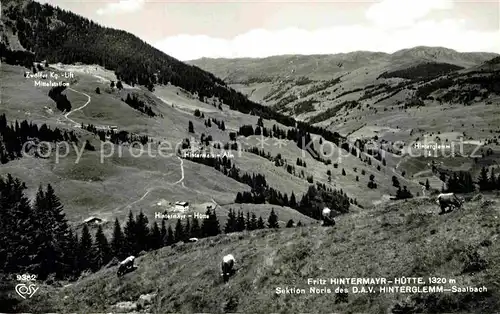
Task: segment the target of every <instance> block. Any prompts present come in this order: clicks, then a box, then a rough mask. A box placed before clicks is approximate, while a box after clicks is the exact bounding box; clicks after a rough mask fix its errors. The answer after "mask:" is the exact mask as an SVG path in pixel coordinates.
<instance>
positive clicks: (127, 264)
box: [117, 256, 137, 277]
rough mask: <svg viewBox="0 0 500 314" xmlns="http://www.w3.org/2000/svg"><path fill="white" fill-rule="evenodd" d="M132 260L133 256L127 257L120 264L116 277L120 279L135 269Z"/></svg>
mask: <svg viewBox="0 0 500 314" xmlns="http://www.w3.org/2000/svg"><path fill="white" fill-rule="evenodd" d="M134 260H135V256H129V257H127V258H126V259H124V260H123V261H121V262H120V265H119V266H118V272H117V275H118V277H121V276H123V275H125V274H126V273H129V272H131V271H133V270H135V269H136V268H137V266H135V265H134Z"/></svg>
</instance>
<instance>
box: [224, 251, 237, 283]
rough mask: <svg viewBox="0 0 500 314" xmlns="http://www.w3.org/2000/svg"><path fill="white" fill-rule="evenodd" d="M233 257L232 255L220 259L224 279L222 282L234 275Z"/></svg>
mask: <svg viewBox="0 0 500 314" xmlns="http://www.w3.org/2000/svg"><path fill="white" fill-rule="evenodd" d="M234 262H235V261H234V256H233V255H232V254H228V255H226V256H224V257H223V258H222V264H221V269H222V278H224V282H227V281H228V280H229V277H230V276H231V275H233V274H234Z"/></svg>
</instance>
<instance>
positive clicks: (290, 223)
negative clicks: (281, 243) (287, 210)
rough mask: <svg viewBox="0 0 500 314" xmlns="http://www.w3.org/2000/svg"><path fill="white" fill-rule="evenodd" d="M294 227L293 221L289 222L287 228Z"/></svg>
mask: <svg viewBox="0 0 500 314" xmlns="http://www.w3.org/2000/svg"><path fill="white" fill-rule="evenodd" d="M293 226H294V222H293V219H290V220H288V222H287V223H286V228H293Z"/></svg>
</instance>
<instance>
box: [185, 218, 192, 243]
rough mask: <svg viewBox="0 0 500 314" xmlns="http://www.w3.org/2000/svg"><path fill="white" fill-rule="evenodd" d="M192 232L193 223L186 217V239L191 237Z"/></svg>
mask: <svg viewBox="0 0 500 314" xmlns="http://www.w3.org/2000/svg"><path fill="white" fill-rule="evenodd" d="M190 234H191V223H190V222H189V219H186V224H185V225H184V239H183V240H187V239H188V238H189V237H190Z"/></svg>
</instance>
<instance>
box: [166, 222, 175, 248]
mask: <svg viewBox="0 0 500 314" xmlns="http://www.w3.org/2000/svg"><path fill="white" fill-rule="evenodd" d="M174 243H175V237H174V231H173V230H172V226H168V229H167V241H166V245H172V244H174Z"/></svg>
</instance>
